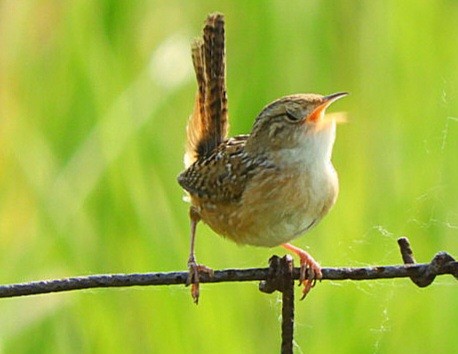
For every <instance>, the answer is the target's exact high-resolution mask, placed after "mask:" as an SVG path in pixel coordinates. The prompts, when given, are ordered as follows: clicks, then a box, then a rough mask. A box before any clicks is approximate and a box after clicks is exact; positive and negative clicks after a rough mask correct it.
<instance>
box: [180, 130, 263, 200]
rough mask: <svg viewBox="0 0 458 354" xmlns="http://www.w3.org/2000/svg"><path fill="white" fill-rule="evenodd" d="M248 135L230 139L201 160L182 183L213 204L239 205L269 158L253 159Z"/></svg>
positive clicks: (187, 172) (185, 187)
mask: <svg viewBox="0 0 458 354" xmlns="http://www.w3.org/2000/svg"><path fill="white" fill-rule="evenodd" d="M247 137H248V136H247V135H240V136H236V137H234V138H231V139H229V140H228V141H226V142H224V144H221V145H220V146H219V148H218V149H217V150H216V151H215V152H214V153H213V154H212V155H210V156H209V157H208V158H205V159H200V160H198V161H196V162H195V163H194V164H192V165H191V166H190V167H189V168H188V169H187V170H186V171H184V172H183V173H182V174H180V175H179V176H178V183H179V184H180V185H181V186H182V187H183V188H184V189H185V190H186V191H187V192H188V193H189V194H190V195H191V196H196V197H198V198H201V199H207V200H209V201H212V202H237V201H239V200H240V198H241V197H242V195H243V191H244V190H245V187H246V184H247V182H248V181H249V180H250V179H251V178H252V177H253V176H254V175H255V174H256V173H257V172H258V170H259V167H262V168H263V169H267V168H269V166H268V163H267V161H266V160H265V159H262V158H258V159H256V160H253V159H252V158H250V157H249V156H248V155H247V154H246V152H245V150H244V146H245V142H246V139H247Z"/></svg>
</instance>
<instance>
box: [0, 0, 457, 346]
mask: <svg viewBox="0 0 458 354" xmlns="http://www.w3.org/2000/svg"><path fill="white" fill-rule="evenodd" d="M215 10H218V11H221V12H224V14H225V15H226V26H227V30H226V32H227V64H228V94H229V110H230V117H231V134H239V133H246V132H249V130H250V127H251V124H252V122H253V120H254V118H255V117H256V115H257V113H258V112H259V111H260V110H261V109H262V107H263V106H264V105H265V104H267V103H269V102H270V101H272V100H273V99H275V98H278V97H280V96H283V95H286V94H290V93H298V92H317V93H322V94H330V93H333V92H337V91H344V90H345V91H349V92H351V96H349V97H347V98H345V99H344V100H342V101H339V103H337V104H336V105H335V106H333V108H332V110H334V111H336V110H343V111H347V112H348V115H349V123H348V124H344V125H341V126H339V127H338V136H337V141H336V145H335V149H334V157H333V161H334V164H335V166H336V169H337V170H338V173H339V176H340V184H341V194H340V197H339V200H338V202H337V204H336V206H335V207H334V209H333V210H332V212H331V213H330V214H329V215H328V216H327V217H326V218H325V220H324V221H323V222H322V223H321V224H320V225H319V227H317V228H316V229H315V230H313V232H311V233H310V234H308V235H306V236H305V237H302V238H300V239H298V240H297V241H296V242H295V244H296V245H298V246H301V247H306V248H307V249H308V250H309V251H310V252H311V253H312V254H313V255H314V256H315V257H316V258H317V259H318V260H319V261H320V262H321V264H322V265H323V266H364V265H375V264H398V263H400V256H399V254H398V249H397V245H396V239H397V238H398V237H399V236H403V235H406V236H408V237H409V238H410V241H411V242H412V244H413V248H414V252H415V255H416V257H417V260H418V261H424V262H429V261H430V259H431V258H432V256H433V255H434V254H435V253H436V252H438V251H440V250H446V251H449V252H450V253H451V254H454V255H455V256H458V188H457V181H458V96H457V95H458V26H457V18H458V2H456V1H445V0H444V1H418V0H404V1H395V0H391V1H388V0H387V1H291V2H284V1H281V0H277V1H273V0H272V1H219V2H218V3H216V2H213V1H177V0H170V1H127V0H126V1H108V0H106V1H83V0H81V1H79V0H77V1H57V0H55V1H46V0H37V1H14V0H9V1H0V114H1V116H0V282H1V283H13V282H23V281H30V280H38V279H51V278H56V277H66V276H74V275H85V274H96V273H112V272H113V273H114V272H125V273H128V272H147V271H175V270H184V269H185V266H186V260H187V256H188V233H189V227H188V216H187V205H186V204H185V203H183V202H182V195H183V192H182V191H181V189H180V188H179V186H178V185H177V183H176V176H177V174H178V173H179V172H180V170H181V169H182V153H183V146H184V139H185V125H186V120H187V117H188V115H189V114H190V112H191V110H192V106H193V100H194V94H195V83H194V78H193V75H192V71H191V70H192V68H191V59H190V55H189V42H190V40H191V39H192V38H193V37H195V36H197V35H199V33H200V31H201V27H202V23H203V20H204V18H205V16H206V15H207V13H209V12H212V11H215ZM273 253H276V254H279V255H283V254H284V251H283V250H282V249H280V248H277V249H272V250H270V249H261V248H252V247H239V246H237V245H235V244H232V243H231V242H229V241H226V240H224V239H221V238H220V237H218V236H216V235H215V234H214V233H213V232H212V231H211V230H209V229H208V228H207V227H205V226H203V225H201V226H200V227H199V231H198V240H197V255H198V260H200V261H201V262H203V263H204V264H206V265H208V266H211V267H213V268H214V269H221V268H230V267H241V268H244V267H262V266H265V265H266V264H267V260H268V258H269V257H270V256H271V255H272V254H273ZM257 286H258V284H256V283H240V284H218V285H207V284H204V285H203V286H202V298H201V303H200V304H199V306H195V305H194V304H193V303H192V301H191V298H190V295H189V289H187V288H185V287H183V286H173V287H148V288H126V289H117V290H93V291H80V292H73V293H66V294H55V295H43V296H34V297H30V298H16V299H3V300H2V301H0V353H214V352H218V353H278V352H279V347H280V332H279V328H280V313H281V303H280V296H279V295H277V294H273V295H266V294H262V293H260V292H259V291H258V290H257ZM299 292H300V290H299V289H297V295H299ZM457 320H458V283H457V282H456V281H455V280H454V279H453V278H452V277H450V276H444V277H440V278H439V279H437V281H436V282H435V283H434V284H433V285H432V286H430V287H428V288H425V289H419V288H416V287H415V286H414V285H413V284H412V283H410V281H409V280H405V279H399V280H385V281H367V282H330V281H324V282H322V283H321V284H319V285H318V286H317V287H316V288H315V289H314V290H313V292H312V293H311V294H310V295H309V297H308V298H307V300H306V301H304V302H298V303H297V308H296V336H295V339H296V343H297V348H296V352H297V353H406V352H410V353H431V352H435V353H450V352H455V351H456V350H457V349H458V336H457V335H456V333H457V331H458V326H457Z"/></svg>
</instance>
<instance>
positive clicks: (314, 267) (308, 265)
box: [282, 243, 323, 300]
mask: <svg viewBox="0 0 458 354" xmlns="http://www.w3.org/2000/svg"><path fill="white" fill-rule="evenodd" d="M282 246H283V247H284V248H286V249H287V250H289V251H292V252H294V253H295V254H297V256H298V257H299V259H300V264H301V271H300V276H299V286H301V285H303V286H304V288H303V289H302V297H301V300H303V299H304V298H305V297H306V296H307V294H308V293H309V292H310V290H311V289H312V288H313V287H314V286H315V284H316V281H317V280H320V279H321V278H322V277H323V274H322V273H321V267H320V265H319V264H318V262H317V261H315V259H314V258H313V257H312V256H311V255H309V254H308V253H307V252H306V251H304V250H303V249H301V248H299V247H296V246H293V245H292V244H290V243H285V244H283V245H282Z"/></svg>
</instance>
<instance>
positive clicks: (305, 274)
mask: <svg viewBox="0 0 458 354" xmlns="http://www.w3.org/2000/svg"><path fill="white" fill-rule="evenodd" d="M322 277H323V274H322V273H321V267H320V265H319V264H318V263H317V262H316V261H315V260H314V259H313V258H311V257H307V258H303V259H301V270H300V277H299V286H301V285H303V286H304V288H303V289H302V297H301V300H304V298H305V297H306V296H307V294H308V293H309V292H310V290H311V289H312V288H313V287H314V286H315V284H316V281H317V280H320V279H321V278H322Z"/></svg>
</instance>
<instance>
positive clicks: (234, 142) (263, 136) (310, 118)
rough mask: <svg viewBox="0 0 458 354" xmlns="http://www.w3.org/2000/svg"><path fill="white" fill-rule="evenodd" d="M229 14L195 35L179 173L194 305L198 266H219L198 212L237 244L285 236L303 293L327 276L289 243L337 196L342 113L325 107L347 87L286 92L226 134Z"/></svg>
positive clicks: (213, 18)
mask: <svg viewBox="0 0 458 354" xmlns="http://www.w3.org/2000/svg"><path fill="white" fill-rule="evenodd" d="M224 22H225V21H224V15H223V14H221V13H212V14H209V15H208V16H207V18H206V20H205V24H204V28H203V36H202V37H201V38H197V39H195V40H194V41H193V42H192V44H191V52H192V61H193V65H194V70H195V74H196V80H197V94H196V99H195V104H194V110H193V113H192V114H191V116H190V118H189V121H188V125H187V142H186V151H185V156H184V162H185V170H184V171H183V172H182V173H180V174H179V176H178V178H177V180H178V183H179V185H180V186H181V187H182V188H183V189H184V191H185V192H186V194H187V197H186V199H187V200H188V201H189V202H190V204H191V205H190V209H189V216H190V227H191V232H190V233H191V237H190V241H191V242H190V255H189V259H188V264H187V265H188V270H189V273H188V278H187V285H191V295H192V298H193V300H194V302H195V303H196V304H197V303H198V301H199V296H200V290H199V272H206V273H209V274H210V276H211V275H212V274H213V273H212V270H211V268H209V267H207V266H205V265H202V264H198V263H197V260H196V255H195V240H196V227H197V224H198V223H199V222H200V221H202V222H203V223H205V224H207V225H208V226H209V227H210V228H211V229H212V230H213V231H215V232H216V233H217V234H219V235H221V236H223V237H225V238H228V239H230V240H232V241H234V242H235V243H237V244H240V245H252V246H260V247H269V248H270V247H276V246H280V245H281V246H283V247H284V248H286V249H287V250H289V251H291V252H293V253H295V254H296V255H297V256H298V257H299V259H300V265H301V268H300V269H301V271H300V279H299V282H300V284H302V285H303V297H305V295H306V294H307V293H308V292H309V291H310V290H311V288H312V287H313V286H314V285H315V282H316V280H319V279H321V278H322V272H321V267H320V265H319V264H318V262H317V261H316V260H315V259H314V258H313V257H312V256H311V255H310V254H309V253H307V252H306V251H304V250H302V249H301V248H299V247H296V246H294V245H292V244H291V243H290V242H291V241H292V240H294V239H296V238H297V237H299V236H301V235H303V234H305V233H306V232H309V231H310V230H311V229H312V228H314V227H315V226H316V225H317V224H318V223H319V222H320V220H321V219H322V218H323V217H324V216H325V215H326V214H327V213H328V212H329V210H330V209H331V208H332V206H333V205H334V203H335V202H336V199H337V195H338V191H339V183H338V176H337V173H336V171H335V169H334V167H333V165H332V162H331V155H332V150H333V145H334V141H335V135H336V119H334V118H332V116H331V117H329V118H328V116H327V115H325V111H326V109H327V108H328V107H329V106H330V105H331V104H332V103H333V102H335V101H337V100H338V99H340V98H342V97H345V96H346V95H347V94H348V93H346V92H338V93H334V94H331V95H325V96H323V95H319V94H313V93H306V94H293V95H287V96H284V97H281V98H279V99H277V100H275V101H273V102H271V103H270V104H268V105H267V106H265V107H264V108H263V109H262V110H261V112H260V113H259V115H258V116H257V117H256V119H255V121H254V124H253V128H252V130H251V133H250V134H245V135H237V136H234V137H230V138H228V137H227V133H228V126H229V123H228V122H229V120H228V105H227V101H228V100H227V93H226V82H225V80H226V65H225V29H224Z"/></svg>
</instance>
